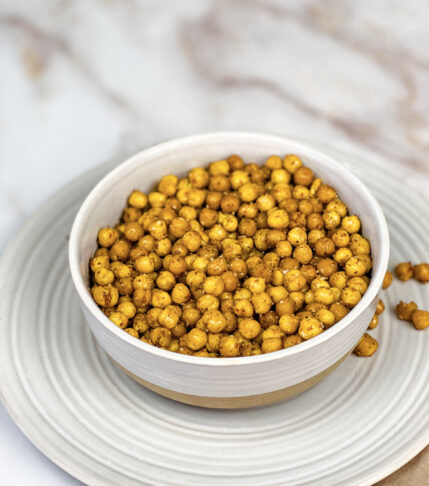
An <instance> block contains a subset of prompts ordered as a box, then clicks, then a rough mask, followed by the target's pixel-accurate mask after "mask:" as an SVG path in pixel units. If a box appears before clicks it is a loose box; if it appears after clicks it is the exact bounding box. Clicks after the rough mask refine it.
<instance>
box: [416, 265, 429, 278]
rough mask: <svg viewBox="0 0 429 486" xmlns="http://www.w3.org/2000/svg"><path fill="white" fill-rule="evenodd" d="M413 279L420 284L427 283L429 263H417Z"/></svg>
mask: <svg viewBox="0 0 429 486" xmlns="http://www.w3.org/2000/svg"><path fill="white" fill-rule="evenodd" d="M414 278H415V279H416V280H417V281H418V282H421V283H428V282H429V263H419V264H418V265H416V266H415V267H414Z"/></svg>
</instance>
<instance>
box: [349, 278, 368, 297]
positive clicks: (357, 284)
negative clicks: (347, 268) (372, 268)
mask: <svg viewBox="0 0 429 486" xmlns="http://www.w3.org/2000/svg"><path fill="white" fill-rule="evenodd" d="M347 285H348V286H349V287H350V288H352V289H354V290H357V291H358V292H360V293H361V295H363V294H364V293H365V292H366V291H367V289H368V284H367V283H366V281H365V279H364V278H363V277H352V278H349V280H348V281H347Z"/></svg>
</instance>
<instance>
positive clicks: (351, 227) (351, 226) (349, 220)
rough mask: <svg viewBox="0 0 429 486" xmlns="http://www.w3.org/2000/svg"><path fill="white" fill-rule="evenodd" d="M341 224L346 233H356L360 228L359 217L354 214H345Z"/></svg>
mask: <svg viewBox="0 0 429 486" xmlns="http://www.w3.org/2000/svg"><path fill="white" fill-rule="evenodd" d="M341 226H342V227H343V229H345V230H346V231H347V233H350V234H352V233H357V232H358V231H359V230H360V219H359V218H358V217H357V216H356V215H353V216H346V217H345V218H343V220H342V221H341Z"/></svg>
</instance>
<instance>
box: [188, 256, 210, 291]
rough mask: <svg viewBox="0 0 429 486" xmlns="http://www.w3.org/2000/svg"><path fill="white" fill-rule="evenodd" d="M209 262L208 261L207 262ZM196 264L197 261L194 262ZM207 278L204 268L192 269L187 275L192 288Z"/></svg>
mask: <svg viewBox="0 0 429 486" xmlns="http://www.w3.org/2000/svg"><path fill="white" fill-rule="evenodd" d="M207 263H208V262H207ZM194 264H195V262H194ZM205 278H206V275H205V273H204V272H203V271H202V270H191V271H190V272H189V273H187V275H186V284H187V285H189V287H191V288H197V287H199V286H200V285H202V283H203V282H204V280H205Z"/></svg>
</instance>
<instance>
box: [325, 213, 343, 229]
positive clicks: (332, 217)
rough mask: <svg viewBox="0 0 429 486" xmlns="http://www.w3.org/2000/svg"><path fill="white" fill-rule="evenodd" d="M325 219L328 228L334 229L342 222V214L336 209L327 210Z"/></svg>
mask: <svg viewBox="0 0 429 486" xmlns="http://www.w3.org/2000/svg"><path fill="white" fill-rule="evenodd" d="M323 221H324V223H325V228H326V229H328V230H333V229H335V228H337V227H338V225H339V224H340V223H341V216H340V215H339V214H338V213H337V212H336V211H325V212H324V213H323Z"/></svg>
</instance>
